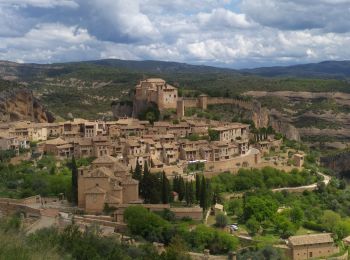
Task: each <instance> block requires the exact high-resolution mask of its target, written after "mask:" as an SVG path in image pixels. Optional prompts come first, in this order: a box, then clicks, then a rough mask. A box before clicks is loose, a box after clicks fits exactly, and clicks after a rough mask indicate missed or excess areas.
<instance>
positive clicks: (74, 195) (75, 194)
mask: <svg viewBox="0 0 350 260" xmlns="http://www.w3.org/2000/svg"><path fill="white" fill-rule="evenodd" d="M71 167H72V195H71V197H72V202H73V203H74V204H76V205H77V204H78V167H77V163H76V161H75V158H74V156H73V158H72V164H71Z"/></svg>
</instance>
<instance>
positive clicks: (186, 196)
mask: <svg viewBox="0 0 350 260" xmlns="http://www.w3.org/2000/svg"><path fill="white" fill-rule="evenodd" d="M189 191H190V183H189V182H186V183H185V201H186V204H187V205H190V193H189Z"/></svg>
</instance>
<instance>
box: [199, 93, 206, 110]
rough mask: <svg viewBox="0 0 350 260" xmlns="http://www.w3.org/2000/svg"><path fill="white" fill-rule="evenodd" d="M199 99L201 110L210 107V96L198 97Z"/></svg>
mask: <svg viewBox="0 0 350 260" xmlns="http://www.w3.org/2000/svg"><path fill="white" fill-rule="evenodd" d="M198 99H199V108H200V109H203V110H205V109H207V107H208V95H205V94H202V95H200V96H199V97H198Z"/></svg>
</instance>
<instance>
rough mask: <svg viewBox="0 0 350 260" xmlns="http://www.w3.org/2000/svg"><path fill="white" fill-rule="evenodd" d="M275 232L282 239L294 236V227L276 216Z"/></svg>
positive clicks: (280, 216)
mask: <svg viewBox="0 0 350 260" xmlns="http://www.w3.org/2000/svg"><path fill="white" fill-rule="evenodd" d="M274 225H275V232H276V233H277V234H278V235H280V236H281V237H282V238H288V237H290V236H292V235H294V234H295V231H296V230H295V226H294V225H293V223H292V222H290V221H289V219H288V218H286V217H285V216H283V215H280V214H277V216H275V217H274Z"/></svg>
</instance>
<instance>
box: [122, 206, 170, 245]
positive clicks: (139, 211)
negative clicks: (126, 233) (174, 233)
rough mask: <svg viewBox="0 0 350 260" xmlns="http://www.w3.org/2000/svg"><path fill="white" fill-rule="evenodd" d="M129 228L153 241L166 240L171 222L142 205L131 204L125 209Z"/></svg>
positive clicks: (133, 232) (132, 231) (125, 217)
mask: <svg viewBox="0 0 350 260" xmlns="http://www.w3.org/2000/svg"><path fill="white" fill-rule="evenodd" d="M124 219H125V222H126V224H127V227H128V229H129V230H130V232H131V233H132V234H134V235H139V236H142V237H143V238H145V239H146V240H148V241H151V242H164V239H165V238H164V236H165V233H166V231H167V229H168V228H169V222H167V221H166V220H164V219H163V218H162V217H160V216H159V215H157V214H155V213H153V212H150V211H148V210H147V209H146V208H144V207H142V206H131V207H128V208H127V209H126V210H125V211H124Z"/></svg>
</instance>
